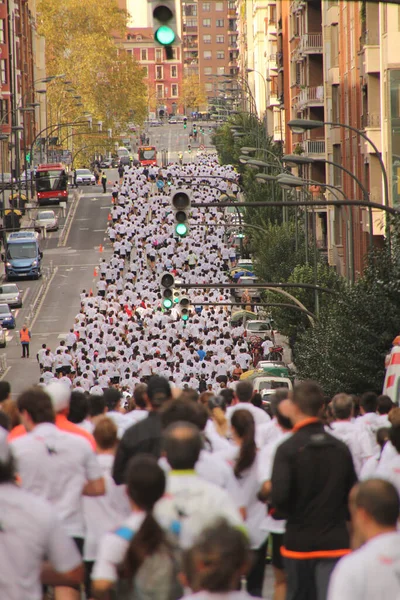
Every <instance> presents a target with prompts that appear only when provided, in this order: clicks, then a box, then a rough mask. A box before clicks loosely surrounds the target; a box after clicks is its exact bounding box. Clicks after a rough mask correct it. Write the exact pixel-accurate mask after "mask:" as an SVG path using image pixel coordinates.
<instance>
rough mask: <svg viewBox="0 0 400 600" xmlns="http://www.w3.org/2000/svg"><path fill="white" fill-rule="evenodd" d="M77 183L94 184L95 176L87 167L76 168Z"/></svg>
mask: <svg viewBox="0 0 400 600" xmlns="http://www.w3.org/2000/svg"><path fill="white" fill-rule="evenodd" d="M76 183H77V185H96V178H95V176H94V175H93V173H91V172H90V171H89V169H76Z"/></svg>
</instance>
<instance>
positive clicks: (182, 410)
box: [160, 394, 200, 429]
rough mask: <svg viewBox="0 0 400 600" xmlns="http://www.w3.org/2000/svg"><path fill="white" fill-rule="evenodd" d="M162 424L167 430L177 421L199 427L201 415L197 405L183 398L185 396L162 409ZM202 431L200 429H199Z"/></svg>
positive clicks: (168, 403) (166, 404) (166, 403)
mask: <svg viewBox="0 0 400 600" xmlns="http://www.w3.org/2000/svg"><path fill="white" fill-rule="evenodd" d="M160 416H161V423H162V426H163V428H164V429H166V428H167V427H168V426H169V425H171V424H172V423H176V422H177V421H185V422H187V423H192V424H193V425H196V427H199V413H198V411H197V404H195V403H194V402H192V401H191V400H187V399H185V398H184V397H183V394H181V395H180V396H179V398H177V399H176V400H170V401H169V402H165V404H164V405H163V406H162V408H161V409H160ZM199 429H200V427H199Z"/></svg>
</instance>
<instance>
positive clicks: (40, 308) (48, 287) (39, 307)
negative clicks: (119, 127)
mask: <svg viewBox="0 0 400 600" xmlns="http://www.w3.org/2000/svg"><path fill="white" fill-rule="evenodd" d="M57 272H58V266H57V267H56V268H55V269H54V271H53V275H52V276H51V277H50V279H49V281H48V283H47V289H46V291H45V293H44V294H43V298H42V299H41V301H40V303H39V306H38V307H37V311H36V315H35V316H34V317H33V321H32V323H31V327H30V328H31V329H33V327H34V325H35V323H36V319H37V318H38V316H39V313H40V311H41V310H42V306H43V303H44V301H45V300H46V296H47V294H48V292H49V289H50V288H51V284H52V282H53V279H54V277H55V276H56V275H57Z"/></svg>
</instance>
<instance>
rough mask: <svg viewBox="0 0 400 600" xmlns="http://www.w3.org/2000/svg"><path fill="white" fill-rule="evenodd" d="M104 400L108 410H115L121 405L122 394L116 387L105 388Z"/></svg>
mask: <svg viewBox="0 0 400 600" xmlns="http://www.w3.org/2000/svg"><path fill="white" fill-rule="evenodd" d="M103 396H104V402H105V403H106V406H107V410H109V411H114V410H117V409H118V408H119V406H120V402H121V398H122V394H121V392H120V391H119V390H117V389H116V388H107V389H106V390H104V394H103Z"/></svg>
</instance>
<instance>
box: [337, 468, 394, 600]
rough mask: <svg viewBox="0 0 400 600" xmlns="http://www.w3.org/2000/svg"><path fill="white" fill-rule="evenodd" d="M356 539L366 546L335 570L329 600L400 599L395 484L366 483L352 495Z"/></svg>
mask: <svg viewBox="0 0 400 600" xmlns="http://www.w3.org/2000/svg"><path fill="white" fill-rule="evenodd" d="M350 512H351V516H352V525H353V530H354V538H355V539H356V540H357V542H358V544H363V545H362V546H361V547H360V548H359V549H358V550H356V551H355V552H353V553H352V554H349V555H348V556H345V557H344V558H342V559H341V560H340V561H339V563H338V564H337V566H336V567H335V569H334V571H333V573H332V575H331V579H330V583H329V590H328V600H376V599H377V598H382V599H383V598H384V599H386V598H387V599H389V598H390V599H392V598H393V600H394V599H395V598H396V599H397V598H400V577H399V573H400V533H399V532H398V531H397V524H398V519H399V496H398V493H397V491H396V489H395V488H394V487H393V486H392V484H390V483H388V482H385V481H382V480H380V479H370V480H369V481H364V482H362V483H360V484H358V485H357V486H355V488H354V489H353V490H352V492H351V494H350Z"/></svg>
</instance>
